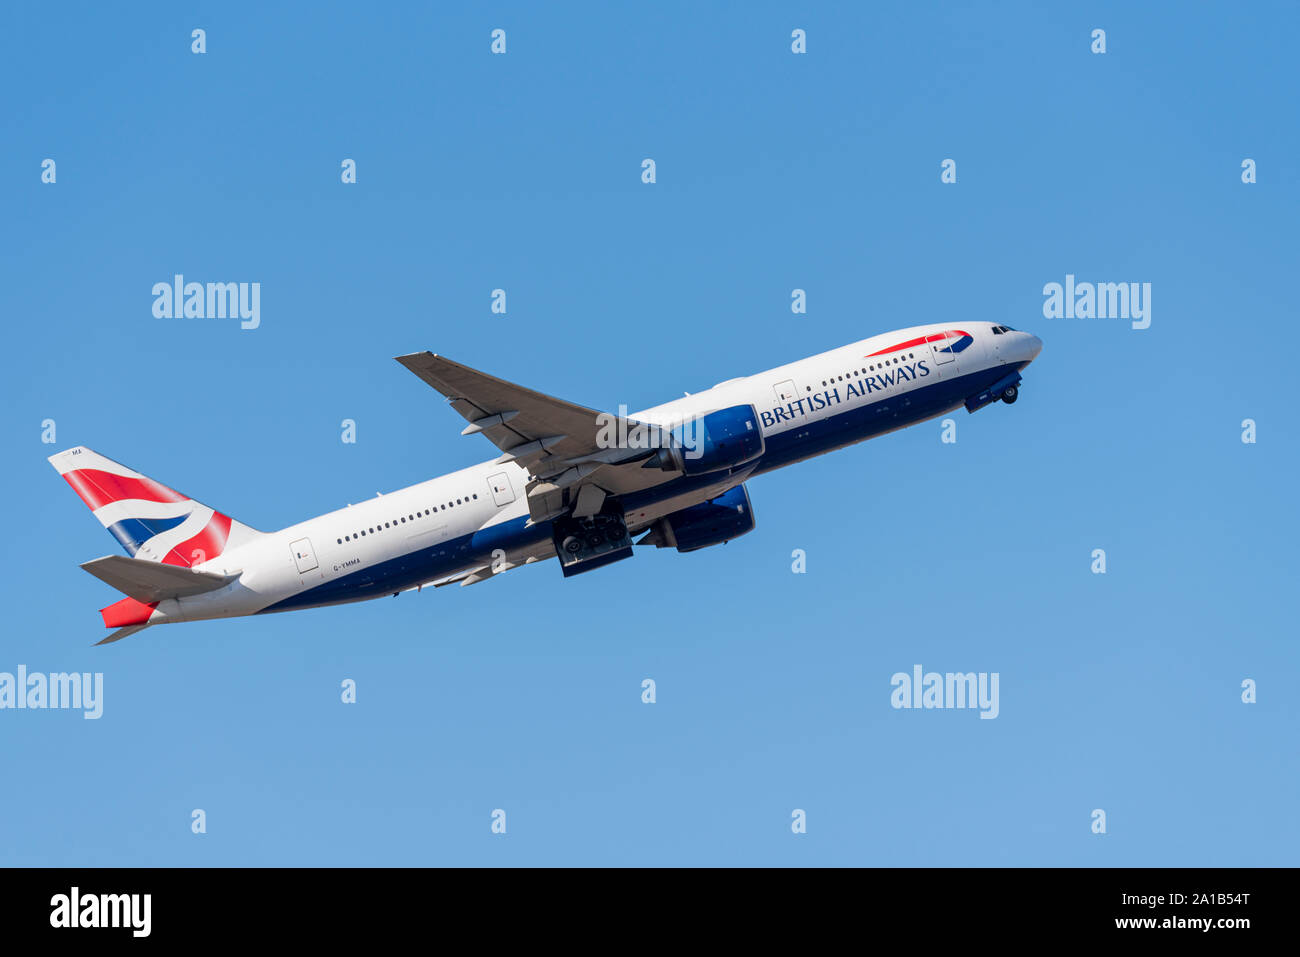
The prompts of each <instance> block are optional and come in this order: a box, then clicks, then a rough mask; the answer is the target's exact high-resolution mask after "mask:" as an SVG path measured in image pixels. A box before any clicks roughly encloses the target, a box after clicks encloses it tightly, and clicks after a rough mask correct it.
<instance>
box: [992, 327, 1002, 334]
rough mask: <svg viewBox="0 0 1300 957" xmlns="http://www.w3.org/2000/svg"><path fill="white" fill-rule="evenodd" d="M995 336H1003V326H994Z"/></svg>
mask: <svg viewBox="0 0 1300 957" xmlns="http://www.w3.org/2000/svg"><path fill="white" fill-rule="evenodd" d="M993 334H994V335H995V336H1000V335H1002V327H1001V326H994V327H993Z"/></svg>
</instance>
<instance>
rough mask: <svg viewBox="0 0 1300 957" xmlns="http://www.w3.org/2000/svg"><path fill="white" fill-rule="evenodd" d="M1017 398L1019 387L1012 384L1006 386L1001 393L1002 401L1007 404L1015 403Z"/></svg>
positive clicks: (1018, 396)
mask: <svg viewBox="0 0 1300 957" xmlns="http://www.w3.org/2000/svg"><path fill="white" fill-rule="evenodd" d="M1018 398H1020V389H1019V388H1017V387H1016V386H1014V385H1009V386H1007V387H1006V389H1005V390H1004V391H1003V393H1002V401H1003V402H1005V403H1006V404H1007V405H1015V404H1016V399H1018Z"/></svg>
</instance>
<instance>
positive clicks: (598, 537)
mask: <svg viewBox="0 0 1300 957" xmlns="http://www.w3.org/2000/svg"><path fill="white" fill-rule="evenodd" d="M604 542H605V536H604V535H602V534H601V533H600V532H588V533H587V547H588V548H598V547H599V546H601V545H602V544H604Z"/></svg>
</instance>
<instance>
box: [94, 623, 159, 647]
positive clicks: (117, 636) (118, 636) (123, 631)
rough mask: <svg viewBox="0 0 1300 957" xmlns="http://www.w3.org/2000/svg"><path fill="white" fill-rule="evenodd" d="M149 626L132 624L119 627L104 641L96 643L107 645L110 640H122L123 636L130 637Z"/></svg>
mask: <svg viewBox="0 0 1300 957" xmlns="http://www.w3.org/2000/svg"><path fill="white" fill-rule="evenodd" d="M148 627H149V626H148V625H130V626H128V627H126V628H119V629H118V630H117V631H115V632H113V633H112V634H111V635H109V636H108V637H107V638H105V639H104V640H103V641H97V642H95V644H96V645H107V644H108V643H109V642H112V641H121V640H122V639H123V638H129V637H130V636H131V635H134V634H135V633H136V632H137V631H144V630H145V629H146V628H148Z"/></svg>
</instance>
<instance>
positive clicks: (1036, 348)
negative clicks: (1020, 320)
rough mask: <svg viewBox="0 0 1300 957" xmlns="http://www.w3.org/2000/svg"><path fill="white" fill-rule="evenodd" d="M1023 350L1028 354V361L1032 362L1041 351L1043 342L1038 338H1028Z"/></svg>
mask: <svg viewBox="0 0 1300 957" xmlns="http://www.w3.org/2000/svg"><path fill="white" fill-rule="evenodd" d="M1025 348H1026V349H1027V350H1028V352H1029V361H1030V362H1033V361H1034V360H1035V359H1037V358H1038V353H1040V352H1042V351H1043V340H1042V339H1040V338H1038V336H1033V335H1031V336H1029V341H1028V342H1026V343H1025Z"/></svg>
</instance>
